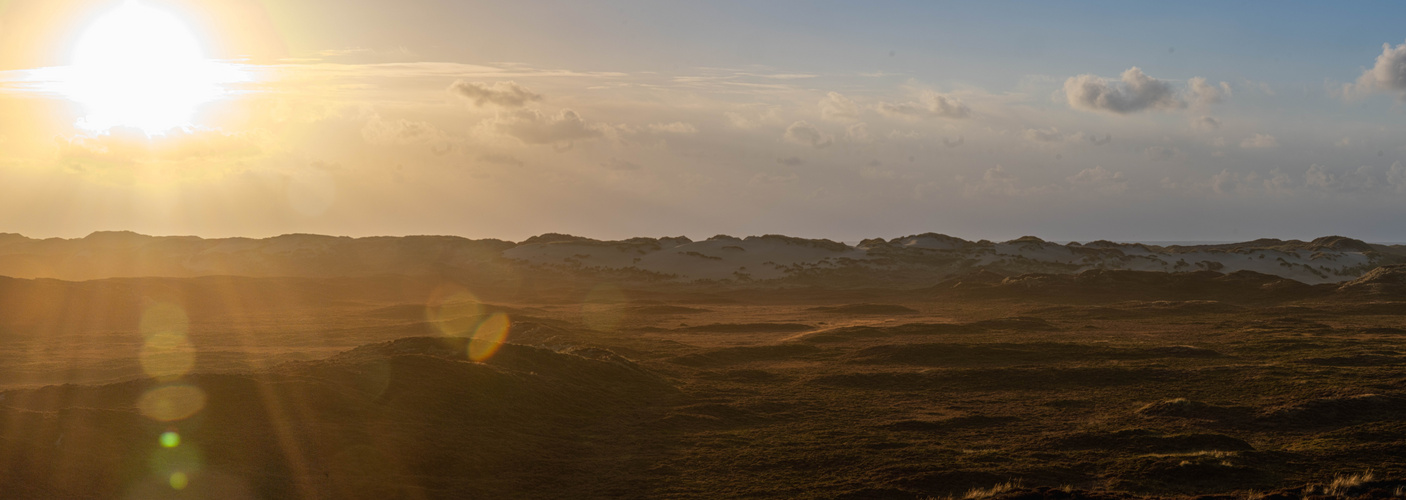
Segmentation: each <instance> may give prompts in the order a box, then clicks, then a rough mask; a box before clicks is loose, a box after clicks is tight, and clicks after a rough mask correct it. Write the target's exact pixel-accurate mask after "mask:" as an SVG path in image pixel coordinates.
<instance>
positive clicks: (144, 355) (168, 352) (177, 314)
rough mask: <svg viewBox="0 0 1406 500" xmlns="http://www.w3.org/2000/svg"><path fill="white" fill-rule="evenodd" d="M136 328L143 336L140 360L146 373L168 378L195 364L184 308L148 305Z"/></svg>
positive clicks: (184, 372) (187, 370) (169, 379)
mask: <svg viewBox="0 0 1406 500" xmlns="http://www.w3.org/2000/svg"><path fill="white" fill-rule="evenodd" d="M138 329H139V330H140V332H141V334H142V338H143V339H144V343H143V344H142V351H141V354H140V355H139V361H141V364H142V370H143V371H145V372H146V374H147V375H149V376H151V377H154V378H156V379H158V380H162V381H171V380H175V379H177V378H180V377H181V376H183V375H185V374H187V373H190V371H191V370H192V369H194V368H195V348H194V347H193V346H191V344H190V340H189V339H188V338H187V337H186V332H187V331H188V330H189V329H190V319H189V318H187V317H186V313H185V310H184V309H181V308H180V307H179V306H176V305H172V304H166V303H159V304H155V305H152V306H150V307H147V309H146V310H145V311H143V313H142V320H141V324H140V326H139V327H138Z"/></svg>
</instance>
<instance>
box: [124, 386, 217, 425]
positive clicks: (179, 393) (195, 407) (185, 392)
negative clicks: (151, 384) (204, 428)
mask: <svg viewBox="0 0 1406 500" xmlns="http://www.w3.org/2000/svg"><path fill="white" fill-rule="evenodd" d="M204 408H205V391H202V390H200V388H199V387H195V386H189V385H168V386H163V387H158V388H155V389H152V390H150V391H147V392H146V394H143V395H142V397H141V398H140V399H138V400H137V409H138V410H140V411H141V412H142V415H146V416H147V418H150V419H152V420H156V421H160V422H174V421H177V420H185V419H187V418H190V417H191V416H192V415H195V414H196V413H200V410H202V409H204Z"/></svg>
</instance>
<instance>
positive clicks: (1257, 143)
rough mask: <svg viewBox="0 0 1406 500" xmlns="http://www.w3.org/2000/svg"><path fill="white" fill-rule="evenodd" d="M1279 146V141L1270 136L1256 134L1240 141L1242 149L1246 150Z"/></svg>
mask: <svg viewBox="0 0 1406 500" xmlns="http://www.w3.org/2000/svg"><path fill="white" fill-rule="evenodd" d="M1278 146H1279V139H1275V138H1274V136H1272V135H1269V134H1255V135H1252V136H1250V137H1246V138H1245V140H1243V141H1240V147H1242V148H1245V149H1269V148H1274V147H1278Z"/></svg>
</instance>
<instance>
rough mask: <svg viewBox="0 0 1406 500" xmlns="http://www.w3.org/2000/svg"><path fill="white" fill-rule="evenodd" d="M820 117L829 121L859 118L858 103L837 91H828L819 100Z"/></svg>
mask: <svg viewBox="0 0 1406 500" xmlns="http://www.w3.org/2000/svg"><path fill="white" fill-rule="evenodd" d="M820 117H821V118H824V119H826V120H830V121H852V120H854V119H856V118H859V105H858V104H855V103H854V101H851V100H850V99H849V98H848V97H845V96H844V95H842V94H840V93H839V92H830V93H828V94H825V98H823V99H821V100H820Z"/></svg>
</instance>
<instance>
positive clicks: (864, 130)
mask: <svg viewBox="0 0 1406 500" xmlns="http://www.w3.org/2000/svg"><path fill="white" fill-rule="evenodd" d="M845 140H847V141H849V142H853V143H858V144H868V143H870V142H873V141H874V138H873V137H871V136H870V135H869V125H868V124H866V123H864V122H860V123H856V124H854V125H850V126H849V127H846V128H845Z"/></svg>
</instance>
